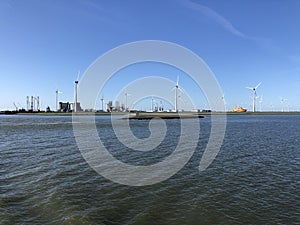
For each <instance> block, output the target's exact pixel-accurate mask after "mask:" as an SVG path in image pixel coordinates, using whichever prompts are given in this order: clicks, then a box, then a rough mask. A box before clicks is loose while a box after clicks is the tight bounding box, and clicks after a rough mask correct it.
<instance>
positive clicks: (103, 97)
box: [100, 95, 104, 112]
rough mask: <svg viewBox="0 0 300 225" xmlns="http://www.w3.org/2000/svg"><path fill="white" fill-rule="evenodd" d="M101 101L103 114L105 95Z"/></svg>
mask: <svg viewBox="0 0 300 225" xmlns="http://www.w3.org/2000/svg"><path fill="white" fill-rule="evenodd" d="M100 100H101V102H102V112H103V110H104V109H103V104H104V97H103V95H102V98H101V99H100Z"/></svg>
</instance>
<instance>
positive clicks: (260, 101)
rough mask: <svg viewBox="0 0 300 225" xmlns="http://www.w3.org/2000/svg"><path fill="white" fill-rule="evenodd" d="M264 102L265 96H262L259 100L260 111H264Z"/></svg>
mask: <svg viewBox="0 0 300 225" xmlns="http://www.w3.org/2000/svg"><path fill="white" fill-rule="evenodd" d="M262 103H263V96H260V100H259V104H260V111H262Z"/></svg>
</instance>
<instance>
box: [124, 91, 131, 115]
mask: <svg viewBox="0 0 300 225" xmlns="http://www.w3.org/2000/svg"><path fill="white" fill-rule="evenodd" d="M128 95H130V94H129V93H128V92H127V90H125V112H127V110H128V106H127V98H128Z"/></svg>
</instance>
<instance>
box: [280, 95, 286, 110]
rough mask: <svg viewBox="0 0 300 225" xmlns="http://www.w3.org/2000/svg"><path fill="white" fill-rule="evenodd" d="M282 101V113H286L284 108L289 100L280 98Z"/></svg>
mask: <svg viewBox="0 0 300 225" xmlns="http://www.w3.org/2000/svg"><path fill="white" fill-rule="evenodd" d="M280 101H281V107H282V108H281V111H282V112H284V108H285V104H284V103H285V101H287V99H285V98H283V97H280Z"/></svg>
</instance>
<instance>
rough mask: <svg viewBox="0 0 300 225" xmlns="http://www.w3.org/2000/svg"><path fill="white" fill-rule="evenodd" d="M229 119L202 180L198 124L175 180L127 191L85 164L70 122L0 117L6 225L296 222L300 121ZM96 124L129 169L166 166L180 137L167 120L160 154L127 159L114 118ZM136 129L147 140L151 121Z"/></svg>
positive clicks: (0, 197)
mask: <svg viewBox="0 0 300 225" xmlns="http://www.w3.org/2000/svg"><path fill="white" fill-rule="evenodd" d="M227 119H228V124H227V131H226V136H225V140H224V143H223V146H222V148H221V151H220V153H219V154H218V156H217V158H216V159H215V161H214V162H213V163H212V164H211V165H210V167H209V168H208V169H207V170H206V171H204V172H202V173H201V174H199V172H198V165H199V160H200V158H201V156H202V153H203V151H204V149H205V146H206V144H207V140H208V137H209V132H210V120H209V118H206V119H203V120H201V135H200V139H199V145H198V148H197V149H196V151H195V154H194V155H193V157H192V158H191V160H190V161H189V163H188V164H186V166H185V167H184V168H183V169H182V170H181V171H180V172H179V173H177V174H176V175H174V176H173V177H172V178H170V179H168V180H166V181H164V182H162V183H158V184H155V185H152V186H146V187H130V186H123V185H119V184H115V183H113V182H111V181H109V180H106V179H105V178H103V177H101V176H100V175H98V174H97V173H96V172H95V171H94V170H92V169H91V168H90V167H89V165H88V164H87V163H86V162H85V160H84V159H83V157H82V155H81V154H80V151H79V150H78V148H77V146H76V142H75V138H74V134H73V130H72V123H71V121H72V119H71V117H68V116H56V117H55V116H18V115H16V116H1V117H0V154H1V160H0V224H297V223H298V224H299V223H300V221H299V211H300V207H299V202H300V198H299V148H300V116H298V115H267V116H263V115H257V116H253V115H252V116H251V115H232V116H228V118H227ZM96 121H97V128H98V133H99V135H102V136H103V140H104V142H105V144H106V146H108V147H109V148H111V152H112V154H114V155H115V156H116V157H119V158H120V160H122V161H125V162H127V163H132V164H135V163H136V164H139V163H141V160H145V158H147V159H149V158H150V159H151V160H153V162H154V163H156V162H158V161H160V160H163V158H164V157H166V156H167V155H168V154H170V153H171V151H172V147H173V146H176V143H177V141H178V135H180V134H178V133H177V132H176V131H177V130H178V127H179V123H178V121H177V120H171V121H168V122H167V123H168V129H169V130H168V132H170V133H169V135H168V137H169V138H168V140H166V141H164V142H163V143H162V145H161V148H160V151H157V152H156V154H155V152H152V153H151V154H150V153H148V155H147V153H146V155H145V158H143V156H142V155H140V153H139V155H137V156H136V155H133V156H132V155H131V156H129V155H128V156H126V151H124V149H119V147H118V146H119V143H118V142H117V141H116V139H115V138H114V135H113V132H112V129H111V126H110V123H109V121H110V120H109V118H108V117H100V116H99V117H97V118H96ZM131 129H132V131H133V133H134V134H135V135H136V136H139V137H147V136H149V130H148V129H147V121H133V122H131ZM118 149H119V150H120V151H118ZM124 154H125V155H124ZM143 162H146V164H149V163H150V162H149V160H146V161H143Z"/></svg>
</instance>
